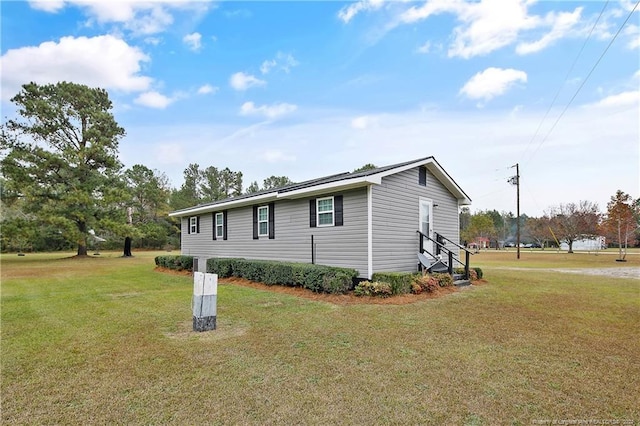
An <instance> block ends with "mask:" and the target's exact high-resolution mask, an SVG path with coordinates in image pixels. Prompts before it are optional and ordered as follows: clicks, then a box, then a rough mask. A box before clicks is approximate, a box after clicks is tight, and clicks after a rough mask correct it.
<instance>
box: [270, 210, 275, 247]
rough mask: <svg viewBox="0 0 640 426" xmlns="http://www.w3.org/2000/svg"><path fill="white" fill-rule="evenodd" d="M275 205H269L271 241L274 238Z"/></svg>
mask: <svg viewBox="0 0 640 426" xmlns="http://www.w3.org/2000/svg"><path fill="white" fill-rule="evenodd" d="M275 210H276V209H275V203H269V239H270V240H273V239H274V238H275V237H276V232H275V222H276V221H275Z"/></svg>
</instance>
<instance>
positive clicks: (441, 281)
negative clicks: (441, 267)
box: [432, 273, 453, 287]
mask: <svg viewBox="0 0 640 426" xmlns="http://www.w3.org/2000/svg"><path fill="white" fill-rule="evenodd" d="M432 276H433V278H435V280H436V281H437V282H438V285H439V286H440V287H449V286H452V285H453V277H452V276H451V275H449V274H445V273H435V274H433V275H432Z"/></svg>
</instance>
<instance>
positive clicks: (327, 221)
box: [316, 197, 334, 226]
mask: <svg viewBox="0 0 640 426" xmlns="http://www.w3.org/2000/svg"><path fill="white" fill-rule="evenodd" d="M316 207H317V208H316V212H317V215H318V226H333V225H334V210H333V197H327V198H318V199H317V200H316Z"/></svg>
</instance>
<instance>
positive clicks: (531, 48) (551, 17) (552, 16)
mask: <svg viewBox="0 0 640 426" xmlns="http://www.w3.org/2000/svg"><path fill="white" fill-rule="evenodd" d="M581 14H582V8H581V7H578V8H576V10H574V11H573V12H564V13H557V14H556V13H549V14H548V15H547V17H546V18H545V22H546V23H548V24H549V25H550V26H551V31H549V32H548V33H546V34H545V35H544V36H542V37H541V38H540V39H539V40H537V41H533V42H523V43H520V44H518V46H517V47H516V52H517V53H518V54H520V55H525V54H528V53H534V52H539V51H540V50H542V49H544V48H546V47H547V46H549V45H551V44H552V43H553V42H554V41H556V40H559V39H561V38H564V37H566V36H567V34H568V33H569V32H570V31H571V30H572V29H573V28H574V27H575V25H576V24H577V23H579V22H580V17H581Z"/></svg>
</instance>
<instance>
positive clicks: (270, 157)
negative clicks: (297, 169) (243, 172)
mask: <svg viewBox="0 0 640 426" xmlns="http://www.w3.org/2000/svg"><path fill="white" fill-rule="evenodd" d="M262 158H263V159H264V160H265V161H267V162H269V163H281V162H285V161H296V157H295V155H289V154H285V153H284V152H283V151H279V150H269V151H265V152H264V153H263V154H262Z"/></svg>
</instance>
